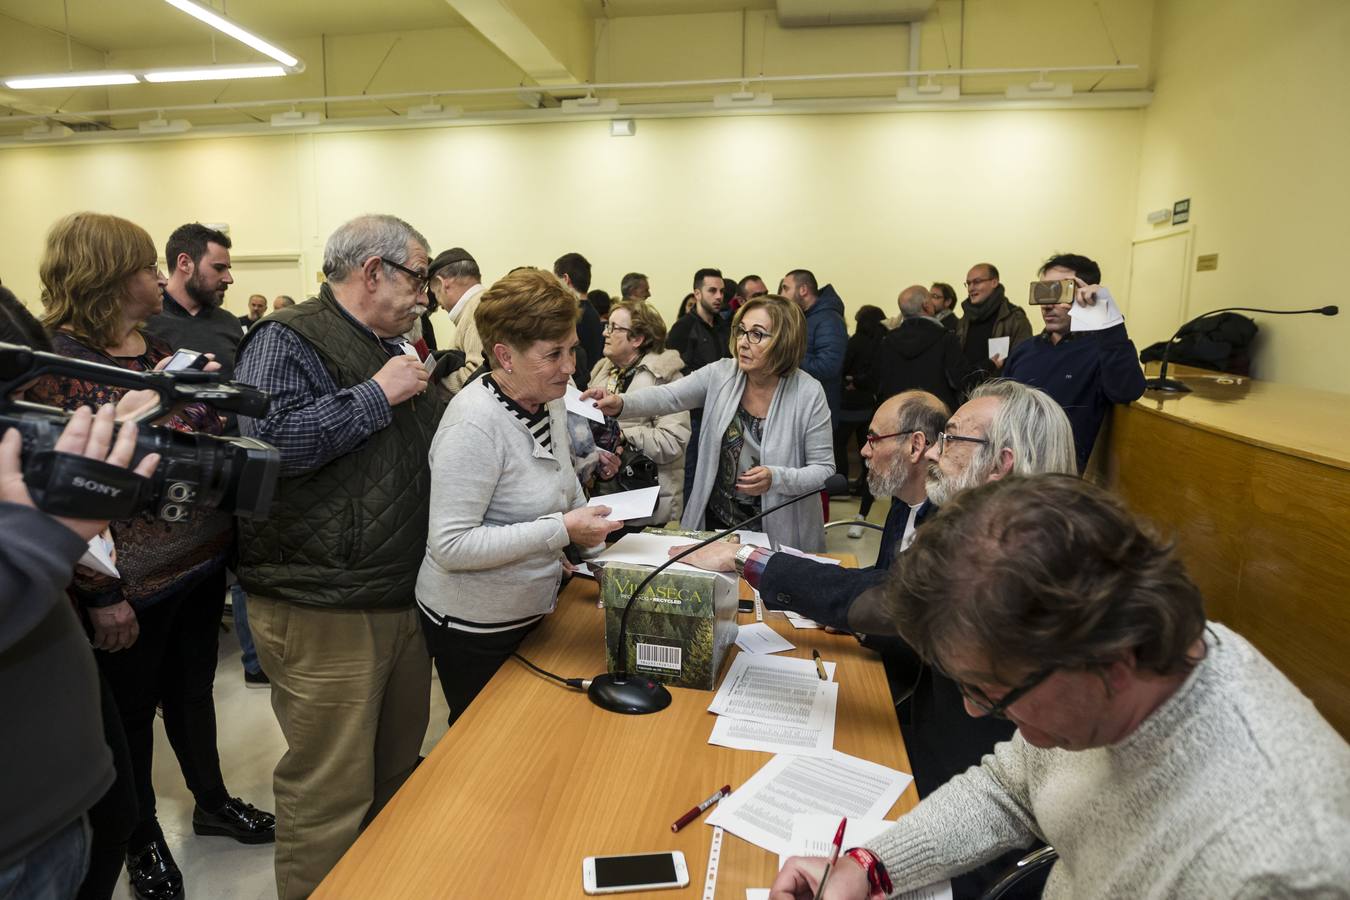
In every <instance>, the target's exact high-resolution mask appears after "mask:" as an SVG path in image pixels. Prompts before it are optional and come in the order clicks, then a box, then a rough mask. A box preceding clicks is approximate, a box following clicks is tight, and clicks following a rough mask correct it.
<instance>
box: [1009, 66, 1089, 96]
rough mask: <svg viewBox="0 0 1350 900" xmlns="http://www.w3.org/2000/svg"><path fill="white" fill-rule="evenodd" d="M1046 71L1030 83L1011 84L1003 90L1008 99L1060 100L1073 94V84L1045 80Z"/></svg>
mask: <svg viewBox="0 0 1350 900" xmlns="http://www.w3.org/2000/svg"><path fill="white" fill-rule="evenodd" d="M1045 75H1046V73H1044V72H1042V73H1041V77H1040V78H1038V79H1037V80H1035V81H1033V82H1031V84H1013V85H1009V86H1008V89H1007V90H1006V91H1004V92H1003V94H1004V96H1006V97H1007V98H1008V99H1009V100H1052V99H1053V100H1062V99H1064V98H1065V97H1072V96H1073V85H1071V84H1056V83H1055V82H1053V81H1047V80H1046V77H1045Z"/></svg>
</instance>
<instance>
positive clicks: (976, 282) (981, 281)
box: [966, 278, 994, 288]
mask: <svg viewBox="0 0 1350 900" xmlns="http://www.w3.org/2000/svg"><path fill="white" fill-rule="evenodd" d="M993 280H994V279H992V278H972V279H970V280H969V281H967V282H966V287H968V288H973V287H978V286H979V285H982V284H984V283H985V282H986V281H993Z"/></svg>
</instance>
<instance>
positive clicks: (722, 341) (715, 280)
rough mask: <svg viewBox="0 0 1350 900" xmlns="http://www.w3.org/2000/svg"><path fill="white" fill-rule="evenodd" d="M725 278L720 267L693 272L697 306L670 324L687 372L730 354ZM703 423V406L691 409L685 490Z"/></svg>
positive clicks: (670, 342)
mask: <svg viewBox="0 0 1350 900" xmlns="http://www.w3.org/2000/svg"><path fill="white" fill-rule="evenodd" d="M725 288H726V282H725V281H724V280H723V278H722V271H721V270H720V269H712V268H704V269H699V270H698V271H697V272H695V273H694V293H693V297H694V306H693V309H691V310H689V312H687V313H685V314H684V315H683V316H680V318H679V319H677V320H676V322H675V324H674V325H672V326H671V328H670V336H669V337H667V338H666V347H668V348H669V349H671V350H675V351H677V352H678V353H679V354H680V358H681V359H683V360H684V374H686V375H688V374H689V373H690V372H694V371H696V370H698V369H701V368H703V367H704V366H706V365H707V364H708V363H713V362H717V361H718V360H719V359H725V358H727V357H728V356H730V355H731V322H730V321H729V320H727V319H724V318H723V317H722V316H721V315H719V313H721V311H722V300H723V292H724V291H725ZM702 425H703V410H702V409H692V410H690V411H689V428H690V434H689V443H688V444H687V445H686V449H685V452H684V493H685V496H686V497H687V496H689V491H690V489H691V488H692V487H693V484H694V472H695V471H696V470H697V467H698V437H699V429H700V428H701V427H702Z"/></svg>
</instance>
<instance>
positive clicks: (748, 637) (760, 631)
mask: <svg viewBox="0 0 1350 900" xmlns="http://www.w3.org/2000/svg"><path fill="white" fill-rule="evenodd" d="M736 646H737V647H740V648H741V649H742V650H744V651H745V652H746V653H781V652H782V651H784V650H792V649H794V648H796V646H797V645H796V644H794V643H792V642H791V641H789V640H788V639H787V638H785V637H783V636H782V635H780V634H779V633H778V632H776V631H774V630H773V629H772V628H770V627H769V626H768V625H765V624H764V623H763V622H756V623H755V624H753V625H742V626H741V628H740V631H738V632H736Z"/></svg>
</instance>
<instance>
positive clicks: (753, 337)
mask: <svg viewBox="0 0 1350 900" xmlns="http://www.w3.org/2000/svg"><path fill="white" fill-rule="evenodd" d="M735 336H736V340H738V341H739V340H740V339H741V338H745V339H746V340H747V341H749V342H750V343H752V344H758V343H759V342H760V341H762V340H764V339H765V338H771V337H773V332H771V331H746V330H745V329H744V328H742V327H741V326H739V325H737V326H736V328H735Z"/></svg>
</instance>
